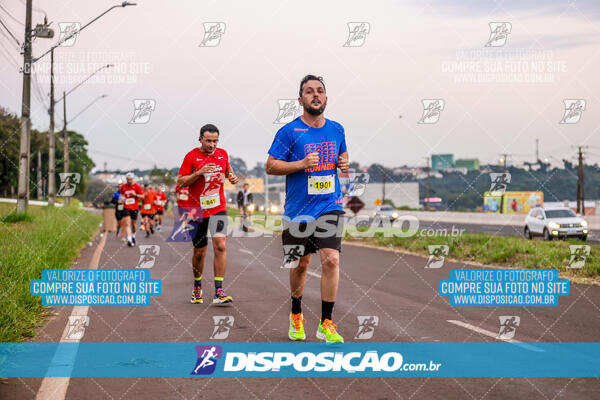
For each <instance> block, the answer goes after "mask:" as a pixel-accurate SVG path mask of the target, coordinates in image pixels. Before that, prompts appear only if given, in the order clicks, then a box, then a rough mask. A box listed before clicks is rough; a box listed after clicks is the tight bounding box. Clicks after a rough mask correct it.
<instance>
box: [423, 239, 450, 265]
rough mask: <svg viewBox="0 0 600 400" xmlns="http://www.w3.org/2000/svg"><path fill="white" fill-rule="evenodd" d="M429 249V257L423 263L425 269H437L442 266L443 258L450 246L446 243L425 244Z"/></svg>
mask: <svg viewBox="0 0 600 400" xmlns="http://www.w3.org/2000/svg"><path fill="white" fill-rule="evenodd" d="M427 248H428V250H429V258H428V259H427V263H426V264H425V268H427V269H437V268H442V267H443V266H444V260H445V259H446V256H448V252H449V251H450V247H449V246H448V245H446V244H432V245H429V246H427Z"/></svg>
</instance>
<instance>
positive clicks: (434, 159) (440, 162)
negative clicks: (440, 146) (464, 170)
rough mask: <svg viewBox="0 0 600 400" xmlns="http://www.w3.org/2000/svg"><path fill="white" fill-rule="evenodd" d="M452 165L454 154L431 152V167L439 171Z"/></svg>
mask: <svg viewBox="0 0 600 400" xmlns="http://www.w3.org/2000/svg"><path fill="white" fill-rule="evenodd" d="M452 167H454V154H432V155H431V168H432V169H433V170H436V171H440V170H443V169H446V168H452Z"/></svg>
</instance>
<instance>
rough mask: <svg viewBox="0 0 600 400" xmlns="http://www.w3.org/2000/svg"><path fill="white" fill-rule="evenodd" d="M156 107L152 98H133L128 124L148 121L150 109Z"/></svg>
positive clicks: (152, 109) (150, 113)
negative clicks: (131, 113)
mask: <svg viewBox="0 0 600 400" xmlns="http://www.w3.org/2000/svg"><path fill="white" fill-rule="evenodd" d="M155 108H156V101H155V100H152V99H134V100H133V117H131V121H129V123H130V124H146V123H148V121H150V116H151V115H152V111H154V109H155Z"/></svg>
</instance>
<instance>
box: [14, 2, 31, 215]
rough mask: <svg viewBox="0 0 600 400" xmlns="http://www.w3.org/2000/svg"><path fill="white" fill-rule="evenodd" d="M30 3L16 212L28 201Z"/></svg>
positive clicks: (24, 59) (29, 3)
mask: <svg viewBox="0 0 600 400" xmlns="http://www.w3.org/2000/svg"><path fill="white" fill-rule="evenodd" d="M31 2H32V0H26V4H25V5H26V8H25V41H24V42H23V95H22V99H21V143H20V154H19V184H18V193H17V212H20V213H23V212H26V211H27V203H28V199H29V135H30V130H31V120H30V118H29V117H30V109H31Z"/></svg>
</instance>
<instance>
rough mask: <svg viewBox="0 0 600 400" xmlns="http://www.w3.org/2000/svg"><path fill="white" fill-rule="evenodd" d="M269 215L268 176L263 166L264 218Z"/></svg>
mask: <svg viewBox="0 0 600 400" xmlns="http://www.w3.org/2000/svg"><path fill="white" fill-rule="evenodd" d="M266 215H269V174H268V173H267V168H266V166H265V216H266Z"/></svg>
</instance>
